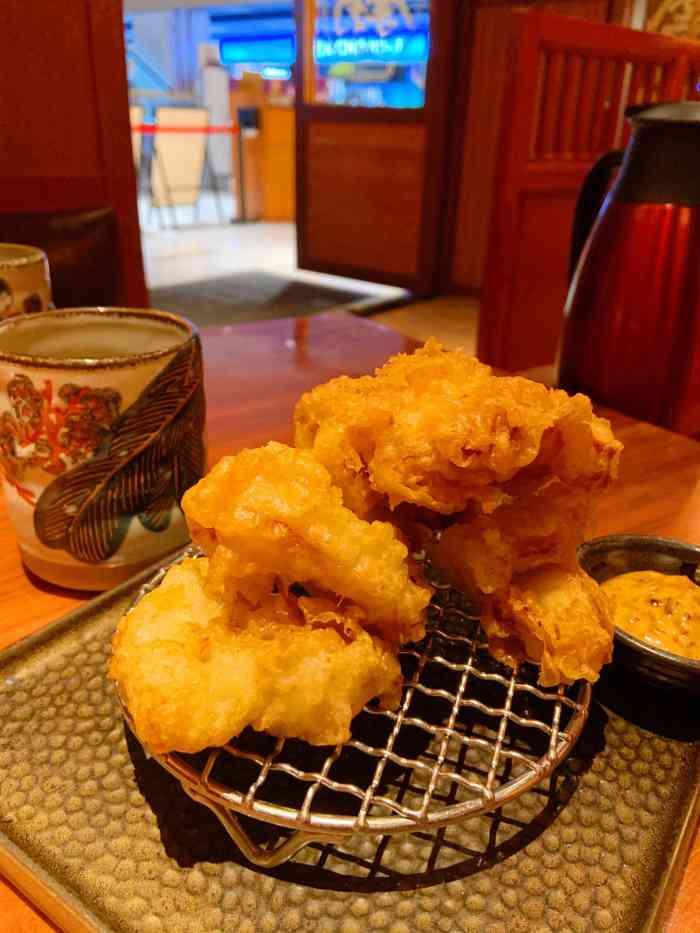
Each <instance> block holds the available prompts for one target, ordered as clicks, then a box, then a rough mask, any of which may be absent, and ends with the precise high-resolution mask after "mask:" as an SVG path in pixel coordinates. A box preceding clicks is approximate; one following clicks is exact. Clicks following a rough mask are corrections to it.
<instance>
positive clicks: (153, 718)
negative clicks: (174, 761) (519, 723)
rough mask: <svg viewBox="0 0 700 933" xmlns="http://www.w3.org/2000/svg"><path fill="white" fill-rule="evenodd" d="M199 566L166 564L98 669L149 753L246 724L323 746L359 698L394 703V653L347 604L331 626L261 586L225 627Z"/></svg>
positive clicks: (329, 616)
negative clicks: (116, 689)
mask: <svg viewBox="0 0 700 933" xmlns="http://www.w3.org/2000/svg"><path fill="white" fill-rule="evenodd" d="M208 563H209V562H208V560H207V559H206V558H201V559H199V560H186V561H184V562H183V563H182V564H180V565H176V566H174V567H172V568H171V569H170V570H169V571H168V573H167V574H166V576H165V579H164V580H163V582H162V583H161V584H160V586H159V587H157V588H156V589H155V590H153V591H152V592H151V593H149V594H148V595H147V596H145V597H144V598H143V599H142V600H141V601H140V602H139V603H138V605H137V606H136V607H135V608H134V609H133V610H132V611H131V612H130V613H128V614H127V615H126V616H125V617H124V618H123V619H122V620H121V622H120V624H119V628H118V630H117V633H116V635H115V637H114V644H113V654H112V661H111V665H110V669H109V676H110V677H111V678H113V679H114V680H116V681H117V682H118V683H119V686H120V689H121V691H122V696H123V697H124V700H125V702H126V705H127V707H128V709H129V712H130V713H131V716H132V719H133V722H134V727H135V730H136V733H137V735H138V736H139V738H140V739H141V740H142V741H143V742H144V744H145V745H146V746H147V747H148V748H149V749H150V750H151V751H152V752H155V753H161V752H167V751H174V750H177V751H182V752H197V751H200V750H201V749H204V748H207V747H209V746H217V745H223V744H224V743H226V742H227V741H229V739H231V737H232V736H235V735H238V734H239V733H240V732H241V731H242V730H243V729H244V728H245V727H246V726H248V725H250V726H253V728H255V729H260V730H264V731H266V732H268V733H270V734H271V735H275V736H282V737H294V738H300V739H305V740H306V741H307V742H311V743H312V744H315V745H332V744H336V743H339V742H344V741H346V740H347V739H348V737H349V735H350V721H351V719H352V718H353V716H355V715H356V714H357V713H358V712H359V711H360V710H361V709H362V707H363V706H364V704H365V703H366V702H367V701H368V700H370V699H371V698H373V697H379V698H380V700H381V702H382V703H383V704H384V705H387V706H395V705H396V704H397V703H398V700H399V697H400V690H401V671H400V667H399V664H398V661H397V660H396V658H395V656H394V654H393V653H392V652H391V651H390V650H389V648H388V646H387V645H385V644H384V643H383V642H382V641H380V640H379V639H378V638H373V637H372V636H371V635H369V634H368V633H367V632H366V631H364V630H363V629H362V628H361V627H360V626H359V625H358V624H357V622H356V621H355V620H354V619H353V615H352V612H350V613H349V614H348V615H347V616H346V617H344V618H342V620H341V621H342V624H338V620H339V614H338V612H337V611H336V610H335V609H334V610H333V611H331V612H328V611H327V610H328V606H327V604H326V603H324V601H323V600H316V601H314V600H310V599H304V598H301V599H299V600H298V603H297V601H296V600H295V599H294V598H293V597H290V598H287V597H285V596H283V595H281V594H273V595H268V597H267V598H266V599H265V600H264V601H263V603H262V605H261V606H260V607H259V608H258V609H255V610H250V609H246V608H245V606H242V607H241V613H239V617H238V622H237V624H236V625H233V624H231V622H230V621H229V618H228V614H227V609H226V606H225V605H224V603H223V600H222V599H221V596H220V595H217V594H216V593H212V592H211V591H210V590H209V589H208V588H207V585H206V580H207V574H208ZM244 616H245V618H244Z"/></svg>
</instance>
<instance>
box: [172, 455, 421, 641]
mask: <svg viewBox="0 0 700 933" xmlns="http://www.w3.org/2000/svg"><path fill="white" fill-rule="evenodd" d="M182 507H183V510H184V512H185V515H186V516H187V521H188V524H189V527H190V532H191V534H192V538H193V540H194V541H196V542H197V543H198V544H199V545H200V546H201V547H202V548H203V549H204V550H205V551H206V552H207V554H209V555H211V556H212V568H213V569H214V570H216V572H217V574H218V579H219V580H220V582H221V583H222V585H223V587H224V589H226V587H227V586H228V592H229V599H231V598H233V599H234V600H235V599H236V598H237V597H239V596H241V597H243V598H245V599H247V600H248V601H249V602H253V603H254V602H255V601H256V600H259V599H260V598H261V597H262V596H263V595H264V593H265V592H266V591H267V590H269V588H270V583H271V581H273V580H277V581H279V584H280V586H281V587H282V589H288V588H289V587H290V586H292V585H294V584H300V585H302V586H303V587H304V588H305V589H306V590H307V591H308V593H309V595H311V596H330V597H331V598H335V599H336V601H337V603H338V605H340V606H345V605H346V604H347V603H352V604H354V605H355V606H357V607H359V609H360V610H361V611H362V613H363V624H364V625H365V627H366V628H368V629H371V631H373V632H375V633H376V634H378V635H380V636H381V637H383V638H385V639H386V640H387V641H389V642H391V643H392V644H395V645H398V644H401V643H403V642H406V641H409V640H415V639H417V638H421V637H422V636H423V633H424V616H425V608H426V606H427V604H428V602H429V601H430V597H431V590H430V588H429V587H427V586H424V585H420V584H419V583H416V582H414V581H413V580H412V579H411V576H410V573H409V564H408V562H407V556H408V552H407V548H406V546H405V545H404V544H403V543H402V542H401V541H400V540H399V536H398V533H397V531H396V529H395V528H394V527H393V526H392V525H391V524H390V523H388V522H380V521H374V522H372V523H369V522H366V521H364V520H362V519H361V518H358V517H357V516H356V515H355V514H353V512H351V511H350V509H348V508H347V507H346V506H344V505H343V500H342V493H341V491H340V490H339V489H338V488H337V487H336V486H334V485H333V484H332V480H331V476H330V474H329V472H328V470H327V469H326V468H325V467H324V466H323V465H322V464H320V463H318V461H317V460H316V459H315V458H314V457H313V455H312V454H311V453H310V452H308V451H303V450H296V449H294V448H292V447H287V446H285V445H284V444H277V443H274V442H270V443H269V444H267V445H266V446H265V447H260V448H256V449H254V450H244V451H242V452H241V453H240V454H238V455H237V456H235V457H224V458H223V459H222V460H220V461H219V463H218V464H217V465H216V466H215V467H214V468H213V470H211V471H210V472H209V474H208V475H207V476H205V477H204V479H202V480H200V482H199V483H197V485H196V486H194V487H192V488H191V489H189V490H188V491H187V492H186V493H185V496H184V497H183V500H182Z"/></svg>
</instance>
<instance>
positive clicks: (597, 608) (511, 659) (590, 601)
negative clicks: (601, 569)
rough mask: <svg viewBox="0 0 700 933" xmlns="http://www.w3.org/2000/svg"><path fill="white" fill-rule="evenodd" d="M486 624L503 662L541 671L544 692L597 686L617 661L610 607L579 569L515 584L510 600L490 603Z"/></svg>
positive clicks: (541, 573) (547, 570) (537, 573)
mask: <svg viewBox="0 0 700 933" xmlns="http://www.w3.org/2000/svg"><path fill="white" fill-rule="evenodd" d="M481 624H482V626H483V628H484V630H485V632H486V634H487V636H488V639H489V651H490V652H491V654H493V656H494V657H495V658H497V659H498V660H499V661H504V662H505V663H506V664H510V665H513V664H516V663H517V662H518V661H521V660H523V659H525V658H527V659H529V660H531V661H534V662H536V663H537V664H539V666H540V675H539V682H540V683H541V684H542V685H543V686H545V687H551V686H555V685H556V684H570V683H573V682H574V681H575V680H578V679H579V678H584V679H585V680H590V681H595V680H597V679H598V674H599V672H600V669H601V667H602V666H603V664H606V663H607V662H608V661H610V660H611V658H612V636H613V625H612V621H611V615H610V605H609V603H608V600H607V597H606V595H605V593H604V592H603V591H602V590H601V588H600V587H599V586H598V584H597V583H596V582H595V580H592V579H591V578H590V577H588V576H587V575H586V574H585V573H584V572H583V571H582V570H580V569H579V568H570V569H566V568H563V567H557V566H552V567H542V568H540V569H539V570H534V571H532V572H531V573H526V574H520V575H518V576H515V577H514V578H513V581H512V584H511V586H510V588H509V591H508V593H507V595H505V596H502V597H501V596H499V597H490V598H488V599H486V600H485V603H484V608H483V612H482V617H481Z"/></svg>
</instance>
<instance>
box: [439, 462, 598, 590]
mask: <svg viewBox="0 0 700 933" xmlns="http://www.w3.org/2000/svg"><path fill="white" fill-rule="evenodd" d="M589 512H590V494H589V493H588V492H587V491H586V490H584V489H580V488H578V487H576V486H574V487H570V486H566V485H565V484H564V483H562V482H561V480H558V479H553V480H550V481H549V482H548V483H547V484H546V485H544V486H543V487H542V488H541V489H539V490H537V491H536V492H534V493H531V494H528V495H525V496H522V497H519V498H517V499H514V501H512V502H510V503H508V504H506V505H502V506H500V508H498V509H496V510H495V511H494V512H493V513H492V514H490V515H483V514H478V515H476V516H475V517H471V518H470V517H468V516H464V517H461V518H460V519H459V520H458V521H457V522H455V523H454V524H452V525H450V526H449V527H448V528H446V529H445V530H443V531H442V532H441V533H440V534H439V537H437V536H428V537H426V536H424V537H423V539H422V546H423V547H424V548H425V549H426V550H427V552H428V555H429V557H430V560H431V563H432V564H433V565H434V566H435V567H437V569H438V570H440V571H441V572H442V574H443V575H444V577H445V578H446V579H447V580H448V581H449V582H450V583H452V585H453V586H456V587H457V588H458V589H460V590H462V591H463V592H464V593H465V594H466V595H468V596H470V597H471V598H472V599H474V600H477V601H479V600H480V597H481V596H482V595H483V594H487V595H488V594H492V593H501V594H503V593H504V592H505V590H506V589H507V587H508V585H509V584H510V580H511V578H512V576H513V574H518V573H525V572H526V571H529V570H535V569H536V568H538V567H545V566H548V565H552V564H558V565H563V566H575V564H576V548H577V547H578V545H579V544H580V543H581V541H582V540H583V538H584V532H585V528H586V525H587V522H588V518H589Z"/></svg>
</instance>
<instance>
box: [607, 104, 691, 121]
mask: <svg viewBox="0 0 700 933" xmlns="http://www.w3.org/2000/svg"><path fill="white" fill-rule="evenodd" d="M625 116H626V117H627V118H628V119H629V120H630V122H631V123H632V124H634V125H637V124H639V123H642V124H645V123H685V124H689V123H700V101H696V100H681V101H675V102H674V101H662V102H661V103H658V104H635V105H634V106H632V107H628V108H627V109H626V110H625Z"/></svg>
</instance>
